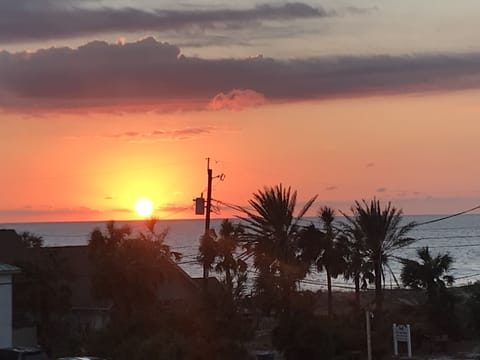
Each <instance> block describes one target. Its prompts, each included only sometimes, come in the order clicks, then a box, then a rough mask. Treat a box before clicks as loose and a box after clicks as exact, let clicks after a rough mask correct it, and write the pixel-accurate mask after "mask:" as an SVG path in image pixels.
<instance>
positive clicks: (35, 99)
mask: <svg viewBox="0 0 480 360" xmlns="http://www.w3.org/2000/svg"><path fill="white" fill-rule="evenodd" d="M479 75H480V54H476V53H473V54H457V55H417V56H414V55H412V56H365V57H327V58H312V59H293V60H288V61H279V60H274V59H271V58H264V57H261V56H259V57H255V58H244V59H217V60H209V59H201V58H194V57H185V56H182V55H181V53H180V49H179V48H178V47H176V46H174V45H170V44H167V43H161V42H158V41H156V40H155V39H153V38H146V39H143V40H140V41H138V42H134V43H128V44H124V45H120V44H107V43H105V42H100V41H94V42H91V43H88V44H86V45H85V46H82V47H80V48H78V49H71V48H66V47H64V48H50V49H45V50H39V51H36V52H34V53H26V52H22V53H10V52H6V51H3V52H0V107H2V108H4V109H12V110H13V109H17V110H18V109H24V110H25V109H26V110H28V109H35V108H40V109H42V108H43V109H62V108H63V109H78V108H84V107H86V108H88V107H100V106H103V107H107V108H108V107H110V106H120V105H122V106H129V105H135V104H139V105H140V106H142V105H144V104H149V105H150V106H157V107H158V108H162V107H169V106H170V107H172V108H176V107H177V106H178V104H184V105H183V106H185V104H189V106H191V107H192V108H196V109H198V108H207V104H209V102H210V105H212V103H211V101H212V99H215V101H217V102H216V103H214V104H215V106H214V107H212V106H210V108H213V109H221V108H224V107H228V105H226V106H222V104H220V103H218V101H222V100H223V101H226V102H230V103H232V102H235V101H237V100H238V102H239V103H242V101H241V100H242V97H243V98H244V99H243V103H244V104H247V106H248V104H249V103H252V104H253V105H261V104H263V103H264V102H265V101H274V102H282V101H296V100H305V99H317V98H334V97H347V96H362V95H372V94H397V93H408V92H422V91H444V90H457V89H468V88H477V87H479V86H480V77H479ZM235 89H240V91H239V90H235ZM247 89H248V91H247ZM219 94H220V95H221V96H219ZM222 94H223V95H222ZM255 94H258V96H256V95H255ZM230 103H229V104H230ZM234 105H235V104H234ZM234 105H231V106H230V107H232V108H235V106H234Z"/></svg>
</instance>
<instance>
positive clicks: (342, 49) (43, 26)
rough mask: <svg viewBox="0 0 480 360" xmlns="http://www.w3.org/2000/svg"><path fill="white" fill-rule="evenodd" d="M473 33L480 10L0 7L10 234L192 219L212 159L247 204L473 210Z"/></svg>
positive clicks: (139, 2) (466, 5)
mask: <svg viewBox="0 0 480 360" xmlns="http://www.w3.org/2000/svg"><path fill="white" fill-rule="evenodd" d="M479 23H480V2H479V1H478V0H457V1H454V2H453V1H451V0H436V1H431V0H428V1H427V0H402V1H387V0H376V1H375V0H325V1H303V2H283V1H270V2H268V1H248V0H247V1H238V2H235V3H234V4H233V2H230V1H219V0H218V1H206V0H202V1H196V0H192V1H174V0H171V1H170V0H169V1H161V0H155V1H154V0H135V1H133V0H131V1H127V0H122V1H118V0H115V1H113V0H82V1H80V0H15V1H12V0H0V156H1V165H2V168H1V171H0V223H2V222H3V223H6V222H27V221H71V220H104V219H134V218H137V217H138V215H136V214H135V212H134V206H135V202H136V201H137V200H138V199H139V198H149V199H151V200H152V201H153V202H154V204H155V207H156V210H155V215H156V216H158V217H159V218H166V219H173V218H193V217H195V215H194V210H193V202H192V199H193V198H194V197H197V196H200V194H201V193H202V192H204V193H205V187H206V160H205V159H206V158H207V157H210V158H211V159H212V160H211V166H212V168H213V172H214V175H219V174H221V173H224V174H225V175H226V178H225V179H224V181H220V180H219V179H218V178H216V179H215V180H214V190H213V197H214V198H215V199H218V200H221V201H224V202H228V203H232V204H237V205H246V204H247V202H248V200H249V199H250V198H251V195H252V193H253V192H255V191H256V190H257V189H260V188H262V187H263V186H269V185H275V184H278V183H283V184H284V185H291V186H292V187H293V188H294V189H297V190H298V193H299V202H300V203H302V202H303V201H305V200H307V199H308V198H310V197H312V196H314V195H315V194H318V202H317V204H316V205H315V209H313V211H312V213H311V214H315V211H316V209H317V208H318V206H319V205H325V204H328V205H332V206H334V207H337V208H340V209H342V210H347V209H348V208H349V207H350V205H351V204H352V202H353V201H354V200H360V199H370V198H373V197H374V196H376V197H377V198H379V199H381V200H391V201H392V202H393V203H394V204H395V205H397V206H398V207H401V208H403V209H404V212H405V213H408V214H447V213H452V212H457V211H461V210H464V209H467V208H471V207H474V206H476V205H479V204H480V161H479V152H480V151H479V150H480V42H479V41H478V39H479V35H480V30H478V24H479ZM234 214H235V213H234V212H232V211H231V210H229V209H225V208H223V209H221V213H220V214H218V215H215V216H221V217H226V216H232V215H234Z"/></svg>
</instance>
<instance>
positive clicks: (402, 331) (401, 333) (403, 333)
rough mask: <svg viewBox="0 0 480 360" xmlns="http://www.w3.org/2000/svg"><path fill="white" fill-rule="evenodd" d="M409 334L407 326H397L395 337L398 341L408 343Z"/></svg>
mask: <svg viewBox="0 0 480 360" xmlns="http://www.w3.org/2000/svg"><path fill="white" fill-rule="evenodd" d="M408 332H409V331H408V328H407V326H406V325H397V326H396V327H395V337H396V338H397V341H402V342H408Z"/></svg>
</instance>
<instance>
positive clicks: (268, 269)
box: [244, 184, 316, 310]
mask: <svg viewBox="0 0 480 360" xmlns="http://www.w3.org/2000/svg"><path fill="white" fill-rule="evenodd" d="M315 199H316V196H315V197H313V198H311V199H310V200H309V201H307V202H306V204H305V205H304V206H303V208H302V209H301V210H300V212H299V213H298V214H297V216H295V215H294V213H295V207H296V204H297V192H296V191H292V189H291V188H290V187H288V188H284V187H283V186H282V184H280V185H277V186H274V187H265V188H264V189H263V190H259V191H258V192H257V193H255V194H253V199H251V200H250V201H249V204H250V206H251V207H252V208H253V211H250V210H244V212H245V214H246V215H247V217H246V218H244V221H245V229H246V233H245V236H244V239H245V242H246V244H245V245H246V248H247V251H249V252H250V253H251V254H253V256H254V266H255V267H256V269H257V270H258V272H259V274H258V276H257V278H256V279H255V282H256V284H255V285H256V289H257V290H258V291H259V292H260V293H262V292H263V293H265V294H266V295H267V297H268V298H269V300H273V299H272V297H274V298H275V297H276V293H277V292H278V295H279V297H280V300H281V301H282V306H280V307H281V309H283V310H284V309H285V307H283V305H286V306H287V307H288V303H289V296H290V294H291V293H292V291H295V290H296V285H297V281H298V280H299V279H300V278H301V277H302V273H303V271H302V269H301V266H300V265H301V264H300V260H299V257H298V254H299V248H298V239H299V235H300V226H299V220H300V219H301V218H302V217H303V216H304V215H305V213H306V212H307V210H308V209H309V208H310V207H311V206H312V204H313V202H314V201H315ZM270 305H271V304H270Z"/></svg>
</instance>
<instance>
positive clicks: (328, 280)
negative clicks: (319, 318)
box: [325, 267, 333, 318]
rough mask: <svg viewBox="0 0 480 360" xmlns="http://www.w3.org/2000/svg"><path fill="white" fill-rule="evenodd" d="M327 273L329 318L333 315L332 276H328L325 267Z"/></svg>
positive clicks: (328, 270)
mask: <svg viewBox="0 0 480 360" xmlns="http://www.w3.org/2000/svg"><path fill="white" fill-rule="evenodd" d="M325 270H326V272H327V289H328V317H329V318H331V317H332V314H333V307H332V276H331V274H330V269H329V268H328V267H325Z"/></svg>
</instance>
